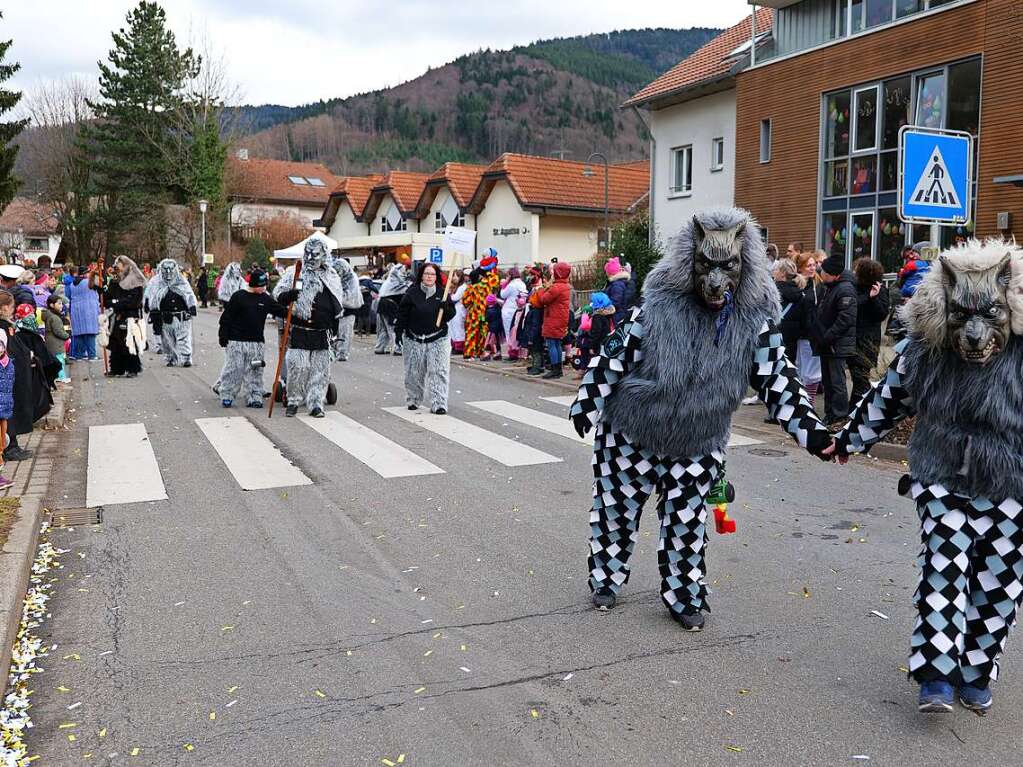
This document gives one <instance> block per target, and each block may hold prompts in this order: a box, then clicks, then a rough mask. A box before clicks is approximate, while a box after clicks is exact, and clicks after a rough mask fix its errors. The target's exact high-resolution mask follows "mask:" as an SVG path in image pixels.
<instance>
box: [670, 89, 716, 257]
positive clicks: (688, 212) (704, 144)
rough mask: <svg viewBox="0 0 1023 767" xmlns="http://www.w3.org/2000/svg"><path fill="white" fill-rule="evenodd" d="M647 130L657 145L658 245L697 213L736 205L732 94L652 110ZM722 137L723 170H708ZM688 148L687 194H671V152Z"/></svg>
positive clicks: (712, 96)
mask: <svg viewBox="0 0 1023 767" xmlns="http://www.w3.org/2000/svg"><path fill="white" fill-rule="evenodd" d="M650 131H651V133H652V134H653V137H654V140H655V142H656V147H657V148H656V152H655V156H654V160H653V161H654V183H655V188H654V189H652V190H651V193H652V195H653V198H654V206H653V207H654V226H655V228H656V232H657V236H658V239H659V240H660V241H661V243H662V244H663V243H665V242H667V240H668V239H669V238H670V237H673V236H674V235H675V234H676V233H677V232H678V230H679V229H680V228H681V227H682V222H683V221H684V220H685V219H686V218H688V217H690V216H692V215H693V214H694V213H695V212H697V211H698V210H702V209H704V208H706V207H709V206H712V205H732V204H734V200H735V90H734V89H732V90H728V91H724V92H722V93H715V94H712V95H710V96H704V97H703V98H699V99H695V100H693V101H687V102H685V103H683V104H677V105H675V106H671V107H667V108H666V109H659V110H654V111H651V113H650ZM716 138H724V140H725V147H724V150H725V151H724V159H725V162H724V168H723V169H722V170H719V171H711V169H710V168H711V144H712V142H713V140H714V139H716ZM686 145H692V147H693V178H692V192H691V193H690V194H688V195H679V194H674V193H672V191H671V186H672V183H673V170H672V167H671V163H672V159H671V157H672V153H671V150H672V149H674V148H676V147H680V146H686Z"/></svg>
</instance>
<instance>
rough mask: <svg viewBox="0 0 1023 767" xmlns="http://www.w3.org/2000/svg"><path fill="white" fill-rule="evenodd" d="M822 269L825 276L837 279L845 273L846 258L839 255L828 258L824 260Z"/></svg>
mask: <svg viewBox="0 0 1023 767" xmlns="http://www.w3.org/2000/svg"><path fill="white" fill-rule="evenodd" d="M821 268H822V269H823V270H824V273H825V274H830V275H831V276H832V277H837V276H838V275H840V274H841V273H842V272H844V271H845V258H844V257H843V256H840V255H839V254H837V253H836V254H835V255H833V256H828V257H827V258H825V259H824V263H823V264H821Z"/></svg>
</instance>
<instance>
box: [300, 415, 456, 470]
mask: <svg viewBox="0 0 1023 767" xmlns="http://www.w3.org/2000/svg"><path fill="white" fill-rule="evenodd" d="M299 420H300V421H301V422H302V423H304V424H305V425H306V426H309V427H310V428H311V429H313V430H314V431H316V432H317V433H319V434H321V435H323V436H324V437H326V438H327V439H329V440H330V441H331V442H333V443H334V444H335V445H337V446H338V447H340V448H341V449H342V450H344V451H345V452H346V453H348V454H349V455H351V456H352V457H353V458H356V459H358V460H360V461H362V462H363V463H364V464H366V465H367V466H368V467H369V468H371V469H373V471H375V472H376V473H377V474H379V475H380V476H381V477H384V478H385V479H391V478H394V477H419V476H423V475H427V474H443V473H444V469H441V468H438V467H437V466H434V465H433V464H432V463H430V462H429V461H427V460H426V459H424V458H420V457H419V456H418V455H416V454H415V453H413V452H412V451H411V450H407V449H406V448H404V447H402V446H401V445H399V444H398V443H396V442H392V441H391V440H389V439H387V438H386V437H384V436H381V435H380V434H377V433H376V432H375V431H373V430H372V429H370V428H368V427H366V426H363V425H362V424H361V423H359V422H358V421H353V420H352V419H351V418H348V417H347V416H344V415H342V414H341V413H339V412H337V411H336V410H328V411H327V413H326V417H325V418H311V417H309V416H307V415H303V416H299Z"/></svg>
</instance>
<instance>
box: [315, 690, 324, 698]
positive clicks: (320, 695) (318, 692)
mask: <svg viewBox="0 0 1023 767" xmlns="http://www.w3.org/2000/svg"><path fill="white" fill-rule="evenodd" d="M313 694H314V695H315V696H316V697H317V698H326V697H327V696H326V694H325V693H324V692H323V691H322V690H313Z"/></svg>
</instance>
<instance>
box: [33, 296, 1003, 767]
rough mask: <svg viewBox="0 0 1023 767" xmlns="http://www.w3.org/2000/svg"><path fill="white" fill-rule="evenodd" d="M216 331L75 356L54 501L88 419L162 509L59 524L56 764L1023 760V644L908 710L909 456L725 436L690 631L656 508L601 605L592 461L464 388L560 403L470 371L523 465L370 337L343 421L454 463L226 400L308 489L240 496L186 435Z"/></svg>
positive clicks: (536, 388)
mask: <svg viewBox="0 0 1023 767" xmlns="http://www.w3.org/2000/svg"><path fill="white" fill-rule="evenodd" d="M216 317H217V315H216V314H215V313H214V312H213V311H212V310H211V311H209V312H205V311H204V312H202V313H201V315H200V319H199V321H198V322H197V326H198V327H197V338H196V348H197V351H196V366H195V367H193V368H191V369H187V370H184V369H167V368H165V367H163V365H162V362H161V361H159V360H157V359H156V358H155V357H154V356H152V355H149V356H148V358H147V366H146V370H145V372H144V374H143V375H142V376H141V377H140V378H139V379H137V380H134V381H129V380H113V381H108V380H105V379H103V378H102V376H101V375H100V373H101V372H102V370H101V367H100V366H99V365H98V364H91V365H86V364H85V363H76V364H75V366H74V368H73V375H74V377H75V378H76V384H75V397H76V400H77V402H76V407H77V413H76V418H77V423H76V425H75V428H74V429H73V431H72V432H71V433H70V435H69V437H68V440H67V442H66V445H65V456H64V460H63V470H62V471H59V472H58V471H56V470H55V473H54V477H55V479H54V485H53V487H52V488H51V497H52V498H53V499H54V503H55V505H57V506H60V507H64V508H74V507H79V506H82V505H84V503H85V485H86V471H87V469H86V455H87V453H88V451H87V440H88V434H87V427H89V426H93V425H100V424H113V423H133V422H142V423H144V424H145V425H146V428H147V429H148V431H149V437H150V440H151V443H152V446H153V450H154V452H155V455H156V458H157V461H158V463H159V466H160V470H161V473H162V476H163V480H164V483H165V485H166V490H167V494H168V496H169V500H167V501H157V502H150V503H138V504H127V505H112V506H107V507H106V508H105V510H104V518H103V523H102V524H101V525H99V526H96V527H78V528H75V529H71V530H69V529H59V530H56V531H55V532H54V533H53V539H54V541H55V543H56V544H57V545H59V546H61V547H63V548H65V549H68V553H66V554H64V555H63V558H62V561H63V563H64V569H63V570H60V571H57V572H56V573H55V575H56V576H58V577H59V582H58V583H57V587H56V592H55V596H54V599H53V601H52V603H51V605H52V614H51V617H50V619H49V620H48V621H47V623H46V625H45V629H44V635H45V637H46V641H47V642H49V643H51V644H52V645H55V646H56V649H54V650H53V651H52V652H51V656H50V658H49V659H47V661H46V662H44V663H43V664H42V665H44V666H45V668H46V670H45V672H44V673H42V674H40V675H39V676H37V677H36V682H35V693H34V695H33V701H34V704H35V706H34V709H33V715H34V717H35V721H36V727H35V729H34V730H33V731H32V732H31V734H30V736H29V746H30V753H38V754H40V755H41V759H40V760H39V762H37V764H40V765H73V764H93V765H97V764H99V765H107V764H141V765H178V764H195V765H271V766H274V765H288V766H289V767H293V766H294V765H345V766H347V765H352V766H353V767H354V766H365V767H369V766H371V765H381V764H384V765H388V764H392V763H393V764H398V763H401V764H404V765H410V766H411V765H416V766H420V765H421V766H423V767H427V766H428V767H456V766H461V765H480V766H481V767H482V766H484V765H485V766H488V767H490V766H493V765H502V766H503V765H516V766H518V765H529V766H533V765H558V767H565V766H566V765H587V766H589V765H662V764H673V765H742V764H748V765H754V764H755V765H786V766H787V765H807V766H808V765H843V764H857V763H869V764H878V765H899V767H911V766H913V765H947V764H954V763H969V764H971V765H975V766H977V767H981V766H983V765H1006V764H1018V763H1020V756H1019V753H1020V752H1019V746H1018V741H1017V734H1018V733H1019V731H1020V730H1021V729H1023V715H1021V713H1020V712H1021V710H1023V706H1021V703H1023V669H1021V668H1020V661H1019V657H1020V656H1019V654H1018V652H1014V648H1013V647H1012V644H1011V643H1010V651H1009V654H1008V657H1007V661H1006V662H1005V663H1004V664H1003V668H1002V671H1003V681H1002V682H1000V683H999V684H998V686H997V689H996V691H995V692H996V706H995V709H994V711H993V712H992V713H990V714H989V715H988V716H987V717H985V718H980V717H977V716H975V715H973V714H970V713H968V712H966V711H963V710H959V711H957V712H956V713H955V714H954V715H951V716H946V717H932V718H924V717H922V716H921V715H919V714H917V712H916V707H915V696H916V688H915V686H914V685H912V684H911V683H909V682H908V681H907V680H906V677H905V673H904V671H903V670H900V667H903V666H904V664H905V661H906V650H907V646H908V638H909V633H910V629H911V624H912V605H911V597H912V592H913V588H914V586H915V577H916V569H915V565H914V559H915V555H916V550H917V544H916V525H915V514H914V511H913V508H912V505H911V504H910V503H909V502H908V501H906V500H904V499H901V498H899V497H898V496H897V495H896V492H895V485H896V481H897V479H898V476H899V474H900V472H901V467H899V466H891V465H884V464H878V463H875V462H869V461H863V460H854V461H853V462H852V463H850V465H849V466H847V467H844V468H840V467H838V466H829V465H824V464H821V463H820V462H819V461H817V460H816V459H813V458H810V457H808V456H806V455H805V454H801V453H800V452H799V451H798V450H797V449H796V448H795V446H794V445H791V444H788V443H784V442H783V441H782V440H781V439H780V437H781V435H780V434H779V435H778V438H777V439H775V438H774V437H771V438H769V439H771V440H774V441H770V442H768V443H767V444H764V445H759V446H754V447H745V448H736V449H733V450H731V451H730V454H729V474H730V477H731V479H732V480H733V482H734V483H735V484H736V486H737V489H738V492H739V500H738V501H737V502H736V503H735V504H734V505H733V516H734V517H735V518H736V520H737V522H738V525H739V531H738V533H737V534H735V535H729V536H718V535H716V534H714V533H711V540H710V543H709V582H710V587H711V589H712V596H711V600H712V601H711V605H712V608H713V613H712V614H711V616H710V617H709V619H708V622H707V629H706V630H705V631H704V632H703V633H701V634H686V633H683V632H681V631H680V630H679V628H678V627H677V625H676V624H675V623H673V622H672V621H670V620H669V619H668V617H667V614H666V611H665V609H664V608H663V607H662V606H661V604H660V601H659V599H658V597H657V591H656V588H657V574H656V553H655V546H656V537H657V525H656V514H655V512H654V511H653V509H652V508H648V509H647V516H646V518H645V519H644V522H643V526H642V538H641V541H640V543H639V546H638V549H637V552H636V555H635V559H634V573H633V578H632V581H631V583H630V584H629V586H628V587H627V590H626V592H625V595H624V598H623V599H622V600H621V601H620V603H619V606H618V607H617V608H616V609H615V610H613V611H612V612H610V613H607V614H602V613H598V612H596V611H594V610H592V609H591V607H590V603H589V593H588V589H587V587H586V550H587V542H586V538H587V527H588V525H587V515H588V509H589V494H590V468H589V461H590V456H589V450H588V449H587V447H586V446H584V445H581V444H578V443H575V442H572V441H570V440H568V439H565V438H564V437H562V436H559V435H556V434H552V433H548V432H545V431H541V430H539V429H535V428H532V427H529V426H523V425H520V424H516V423H514V422H510V421H507V420H503V419H501V418H499V417H496V416H493V415H491V414H489V413H485V412H481V411H479V410H477V409H475V408H471V407H468V406H467V405H466V404H465V403H466V402H469V401H475V400H495V399H500V400H506V401H508V402H512V403H517V404H520V405H524V406H526V407H529V408H533V409H536V410H540V411H544V412H548V413H551V414H560V413H562V412H563V408H562V407H561V406H559V405H556V404H553V403H550V402H546V401H543V400H541V399H539V397H541V396H558V395H564V394H565V393H566V392H565V391H564V390H562V389H555V388H554V387H549V386H547V387H545V386H541V385H538V384H536V383H533V382H525V381H520V380H516V379H511V378H507V377H504V376H501V375H499V374H497V373H494V374H486V373H481V372H479V371H475V370H464V369H461V368H453V376H452V387H451V388H452V396H451V399H452V404H451V417H453V418H458V419H463V420H465V421H468V422H471V423H474V424H476V425H478V426H481V427H483V428H486V429H488V430H490V431H492V432H495V433H503V434H505V435H506V436H509V437H512V438H514V439H518V440H521V441H522V442H523V443H526V444H528V445H530V446H532V447H535V448H538V449H540V450H543V451H545V452H547V453H550V454H552V455H554V456H557V457H560V458H562V459H563V461H562V462H560V463H554V464H546V465H540V466H525V467H519V468H508V467H505V466H502V465H500V464H498V463H496V462H495V461H493V460H491V459H490V458H488V457H487V456H485V455H482V454H480V453H477V452H474V451H471V450H469V449H466V448H464V447H462V446H459V445H456V444H454V443H452V442H449V441H447V440H445V439H443V438H441V437H439V436H437V435H435V434H432V433H430V432H427V431H425V430H423V429H420V428H417V427H415V426H413V425H412V424H409V423H407V422H405V421H402V420H400V419H398V418H395V417H394V416H393V415H391V414H388V413H385V412H383V411H382V410H381V408H382V407H385V406H395V405H399V406H400V405H402V404H403V395H402V384H401V372H400V371H401V361H400V360H399V359H397V358H392V357H375V356H373V355H372V354H371V353H370V351H369V348H368V347H367V346H366V345H364V344H361V343H356V345H355V349H354V354H353V358H352V360H351V361H350V362H348V363H341V364H338V365H337V366H336V367H335V380H336V381H337V382H338V384H339V386H340V389H341V401H340V402H339V403H338V407H339V409H340V410H341V411H342V412H343V413H345V414H346V415H348V416H349V417H351V418H352V419H355V420H356V421H358V422H360V423H361V424H363V425H365V426H368V427H369V428H370V429H372V430H374V431H375V432H377V433H378V434H381V435H383V436H385V437H388V438H390V439H392V440H395V441H397V442H400V443H401V444H403V445H404V446H405V447H407V448H409V449H410V450H412V451H413V452H414V453H416V454H418V455H420V456H422V457H424V458H426V459H428V460H429V461H431V462H433V463H434V464H436V465H437V466H439V467H440V468H443V469H444V470H445V472H446V473H444V474H438V475H434V476H420V477H411V478H400V479H388V480H384V479H382V478H380V477H379V476H378V475H377V474H376V473H375V472H374V471H372V470H371V469H370V468H368V467H367V466H365V465H364V464H362V463H360V462H359V461H357V460H355V459H354V458H352V457H351V456H350V455H348V454H347V453H345V452H344V451H342V450H341V449H340V448H338V447H336V446H335V445H333V444H331V443H330V442H327V441H326V440H325V439H324V438H322V437H321V436H320V435H318V434H317V433H315V432H314V431H312V430H311V429H310V428H309V426H307V425H306V424H303V423H302V422H300V421H299V420H297V419H285V418H283V417H282V416H283V413H280V411H278V413H280V415H275V416H274V418H273V420H272V421H268V420H267V416H266V413H265V411H263V412H259V411H245V410H239V409H235V410H234V411H233V413H232V414H233V415H242V416H245V417H247V418H249V419H251V421H252V422H253V423H254V424H255V426H256V427H257V428H258V430H259V431H260V432H261V433H263V434H264V435H266V436H268V437H269V438H270V439H271V440H272V442H273V443H274V444H275V445H276V446H278V447H279V448H280V449H281V450H282V451H283V452H284V454H285V455H286V456H287V457H288V458H290V459H291V460H293V461H294V462H295V464H296V465H297V466H298V467H299V468H300V469H301V470H302V471H303V472H304V473H305V474H306V475H307V476H308V477H309V478H310V479H312V481H313V482H312V484H311V485H308V486H305V487H292V488H287V489H280V488H278V489H270V490H257V491H242V490H241V489H239V486H238V483H237V482H236V481H235V479H234V477H233V476H232V475H231V474H230V473H228V471H227V470H226V468H225V465H224V463H223V461H222V460H221V458H220V456H219V455H218V453H217V452H216V451H215V450H214V449H213V447H212V446H211V444H210V442H209V441H208V440H207V439H206V438H205V437H204V436H203V434H202V432H200V430H199V429H198V427H197V426H196V423H195V419H196V418H202V417H216V416H221V415H224V413H223V412H222V411H221V408H220V406H219V402H218V401H217V399H216V398H215V397H214V396H213V394H212V393H211V391H210V388H209V384H210V383H211V382H212V381H213V380H214V379H215V378H216V377H217V374H218V372H219V366H220V362H221V350H220V349H219V348H218V347H217V345H216V343H215V332H214V323H215V321H216ZM270 335H272V333H271V332H270V330H269V329H268V336H270ZM495 367H496V366H495ZM498 369H499V368H498ZM268 377H269V376H268ZM744 410H745V411H747V412H744V413H743V414H741V416H740V418H741V419H742V420H743V421H745V422H747V423H748V424H749V425H750V426H753V425H758V426H761V427H762V426H763V424H761V423H760V419H761V417H762V415H763V411H762V409H759V408H745V409H744ZM754 410H755V411H756V412H755V414H753V411H754ZM747 433H748V434H753V435H754V436H761V434H760V433H754V432H752V431H749V432H747ZM765 448H766V450H765ZM765 453H766V454H765ZM872 611H877V612H879V613H881V614H882V615H884V616H887V617H886V618H882V617H878V616H877V615H876V614H874V613H872ZM76 703H80V704H81V705H78V706H75V704H76ZM69 707H73V708H70V709H69ZM69 723H73V724H74V725H75V726H74V727H65V728H61V727H60V725H62V724H69ZM101 732H103V737H100V733H101ZM69 733H74V734H75V735H76V738H75V740H74V742H70V741H69V739H68V737H67V736H68V734H69ZM189 745H190V746H191V747H192V749H191V750H188V749H187V746H189ZM134 749H138V752H137V755H136V756H131V754H132V752H133V750H134ZM86 754H90V756H89V757H88V758H87V757H86ZM866 757H869V762H867V759H866Z"/></svg>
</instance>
